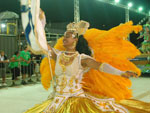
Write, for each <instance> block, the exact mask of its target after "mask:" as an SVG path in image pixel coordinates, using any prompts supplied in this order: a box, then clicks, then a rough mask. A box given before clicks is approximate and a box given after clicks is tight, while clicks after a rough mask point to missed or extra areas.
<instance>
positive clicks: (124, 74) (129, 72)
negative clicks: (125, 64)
mask: <svg viewBox="0 0 150 113" xmlns="http://www.w3.org/2000/svg"><path fill="white" fill-rule="evenodd" d="M121 76H122V77H125V78H129V77H138V75H137V73H135V72H133V71H126V72H125V73H123V74H122V75H121Z"/></svg>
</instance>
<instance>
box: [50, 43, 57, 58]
mask: <svg viewBox="0 0 150 113" xmlns="http://www.w3.org/2000/svg"><path fill="white" fill-rule="evenodd" d="M48 50H49V52H50V55H51V58H52V59H53V60H56V57H57V55H56V53H55V51H54V49H53V48H52V47H51V46H50V45H48Z"/></svg>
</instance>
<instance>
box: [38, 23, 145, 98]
mask: <svg viewBox="0 0 150 113" xmlns="http://www.w3.org/2000/svg"><path fill="white" fill-rule="evenodd" d="M132 24H133V23H132V22H128V23H125V24H121V25H119V26H117V27H115V28H112V29H110V30H109V31H104V30H97V29H89V30H88V31H87V32H86V33H85V35H84V37H85V39H86V40H87V41H88V44H89V46H90V47H91V48H92V50H93V51H94V54H93V57H94V58H95V59H96V60H97V61H99V62H106V63H109V64H110V65H112V66H114V67H116V68H118V69H120V70H123V71H126V70H130V71H134V72H137V73H138V75H140V70H139V69H138V68H137V67H136V66H135V65H134V64H133V63H132V62H130V61H129V59H131V58H134V57H135V56H137V55H140V51H139V50H138V49H137V48H136V47H135V46H134V45H133V44H132V43H131V42H129V41H128V40H126V39H127V37H128V35H129V34H130V33H132V32H133V31H134V32H136V33H137V32H139V31H140V30H142V27H141V26H133V25H132ZM62 40H63V38H60V39H59V40H58V42H57V43H56V45H55V47H54V48H56V49H58V50H65V48H64V47H63V41H62ZM47 62H48V61H46V60H43V61H42V64H41V69H40V71H41V74H42V84H43V86H44V88H46V89H48V88H49V86H50V80H51V77H50V73H49V71H48V70H49V67H45V66H48V63H47ZM53 64H54V63H53ZM53 66H54V65H53ZM82 81H83V89H84V90H85V91H86V92H89V93H91V94H98V95H101V96H106V97H112V98H115V99H116V100H122V99H129V98H131V97H132V93H131V90H130V89H129V87H130V86H131V81H130V80H129V79H126V78H123V77H120V76H115V75H111V74H106V73H102V72H99V71H96V70H92V69H91V70H90V71H89V72H87V73H85V74H84V78H83V80H82Z"/></svg>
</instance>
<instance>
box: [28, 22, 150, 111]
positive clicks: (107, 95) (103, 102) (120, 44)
mask: <svg viewBox="0 0 150 113" xmlns="http://www.w3.org/2000/svg"><path fill="white" fill-rule="evenodd" d="M88 27H89V23H87V22H85V21H80V22H78V23H70V24H68V25H67V31H66V32H65V34H64V37H62V38H60V39H59V40H58V41H57V43H56V45H55V47H54V48H52V47H50V46H49V52H50V53H51V58H52V59H51V62H50V63H51V66H52V70H53V73H50V70H49V69H50V63H49V62H48V59H47V58H44V59H43V61H42V63H41V66H40V71H41V75H42V79H41V82H42V84H43V86H44V88H45V89H48V88H49V87H50V84H51V85H54V92H53V93H52V94H50V96H49V98H48V99H47V100H46V101H44V102H43V103H41V104H39V105H36V106H35V107H33V108H31V109H29V110H28V111H26V112H25V113H149V112H150V107H149V106H150V104H149V103H144V102H141V101H137V100H133V99H130V98H131V97H132V93H131V90H130V89H129V88H130V86H131V81H130V80H129V79H128V78H129V77H130V76H136V77H137V76H140V70H139V69H138V68H137V67H136V66H135V65H134V64H133V63H132V62H130V61H129V60H130V59H132V58H134V57H135V56H137V55H140V52H139V50H138V49H136V47H135V46H134V45H133V44H132V43H131V42H129V41H128V40H126V39H127V37H128V35H129V34H130V33H132V32H133V31H134V32H135V33H138V32H139V31H140V30H142V28H141V26H134V25H133V23H132V22H128V23H125V24H121V25H119V26H117V27H115V28H112V29H110V30H108V31H103V30H98V29H88ZM50 75H51V76H52V75H54V76H52V77H51V76H50Z"/></svg>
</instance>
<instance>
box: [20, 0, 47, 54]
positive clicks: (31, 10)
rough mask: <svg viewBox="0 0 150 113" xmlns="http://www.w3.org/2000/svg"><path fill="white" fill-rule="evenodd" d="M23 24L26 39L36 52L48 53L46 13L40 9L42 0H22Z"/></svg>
mask: <svg viewBox="0 0 150 113" xmlns="http://www.w3.org/2000/svg"><path fill="white" fill-rule="evenodd" d="M21 17H22V25H23V29H24V32H25V36H26V40H27V42H28V45H29V47H30V49H31V51H32V52H33V53H35V54H43V53H47V51H48V47H47V40H46V35H45V30H44V27H45V24H46V19H45V14H44V12H43V11H42V10H41V9H40V0H21Z"/></svg>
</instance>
